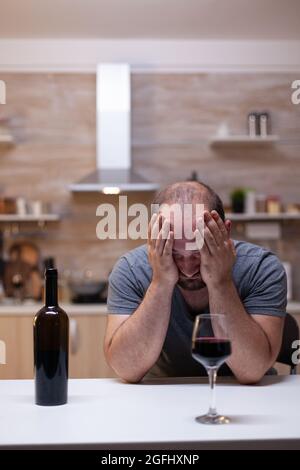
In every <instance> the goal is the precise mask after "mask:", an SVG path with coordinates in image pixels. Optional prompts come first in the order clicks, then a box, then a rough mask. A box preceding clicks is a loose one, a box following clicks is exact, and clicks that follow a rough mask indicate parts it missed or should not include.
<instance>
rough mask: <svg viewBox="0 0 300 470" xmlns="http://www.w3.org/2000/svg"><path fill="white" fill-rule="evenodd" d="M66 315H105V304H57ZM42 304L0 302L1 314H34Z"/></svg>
mask: <svg viewBox="0 0 300 470" xmlns="http://www.w3.org/2000/svg"><path fill="white" fill-rule="evenodd" d="M59 305H60V307H61V308H63V309H64V310H65V311H66V312H67V313H68V315H72V316H73V315H106V313H107V309H106V304H105V303H103V304H71V303H70V304H65V303H61V304H59ZM42 307H43V305H42V304H41V303H38V302H28V303H27V302H25V303H23V304H14V305H3V304H0V317H1V316H12V315H17V316H18V315H21V316H30V315H32V316H34V315H35V314H36V313H37V312H38V310H39V309H40V308H42Z"/></svg>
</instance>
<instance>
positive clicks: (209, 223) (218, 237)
mask: <svg viewBox="0 0 300 470" xmlns="http://www.w3.org/2000/svg"><path fill="white" fill-rule="evenodd" d="M204 225H205V226H206V227H208V229H209V230H210V232H211V234H212V236H213V238H214V240H215V244H216V245H217V246H221V245H222V243H223V241H224V240H223V235H222V232H221V231H220V229H219V226H218V224H217V222H216V221H215V220H214V218H213V217H212V215H211V214H210V212H208V211H205V212H204Z"/></svg>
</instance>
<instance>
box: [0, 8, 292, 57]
mask: <svg viewBox="0 0 300 470" xmlns="http://www.w3.org/2000/svg"><path fill="white" fill-rule="evenodd" d="M0 37H1V38H56V39H58V38H165V39H166V38H170V39H171V38H172V39H191V38H195V39H196V38H197V39H300V0H0ZM299 54H300V51H299Z"/></svg>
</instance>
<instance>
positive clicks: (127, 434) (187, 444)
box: [0, 376, 300, 449]
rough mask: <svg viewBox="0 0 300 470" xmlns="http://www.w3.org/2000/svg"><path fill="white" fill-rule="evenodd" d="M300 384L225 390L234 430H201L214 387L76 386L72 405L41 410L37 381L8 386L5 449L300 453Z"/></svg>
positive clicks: (2, 391) (178, 382) (163, 383)
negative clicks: (201, 416)
mask: <svg viewBox="0 0 300 470" xmlns="http://www.w3.org/2000/svg"><path fill="white" fill-rule="evenodd" d="M299 390H300V376H277V377H274V376H273V377H270V376H269V377H265V378H264V379H263V380H262V382H261V384H260V385H257V386H253V385H252V386H245V385H238V384H237V383H236V382H235V381H234V380H233V379H227V380H225V379H223V380H222V381H221V380H220V381H219V384H218V385H217V408H218V410H219V411H220V412H222V413H225V414H226V415H227V416H229V417H230V418H231V419H232V422H231V423H230V424H227V425H220V426H211V425H202V424H198V423H197V422H195V419H194V418H195V416H197V415H199V414H203V413H205V412H206V411H207V408H208V402H209V387H208V384H207V380H206V379H160V380H152V381H148V382H145V383H141V384H138V385H134V384H126V383H123V382H121V381H119V380H118V379H85V380H77V379H74V380H70V381H69V403H68V404H67V405H63V406H55V407H40V406H36V405H35V404H34V383H33V381H31V380H23V381H22V380H16V381H15V380H2V381H0V423H1V426H0V449H1V448H2V449H3V448H10V447H13V448H47V447H50V448H97V449H114V448H118V449H120V448H121V449H129V448H132V449H137V448H142V449H147V448H148V449H149V448H154V449H159V448H161V449H205V448H206V449H207V448H212V449H216V448H222V449H229V448H243V449H244V448H256V449H259V448H274V449H281V448H300V406H299Z"/></svg>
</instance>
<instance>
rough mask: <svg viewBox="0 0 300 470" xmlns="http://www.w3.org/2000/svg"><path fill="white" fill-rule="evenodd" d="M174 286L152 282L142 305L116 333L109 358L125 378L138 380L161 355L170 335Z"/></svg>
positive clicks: (109, 350) (116, 370) (108, 354)
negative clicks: (168, 331) (168, 330)
mask: <svg viewBox="0 0 300 470" xmlns="http://www.w3.org/2000/svg"><path fill="white" fill-rule="evenodd" d="M172 293H173V287H172V286H165V285H162V284H159V283H154V282H152V283H151V284H150V286H149V288H148V290H147V293H146V295H145V297H144V299H143V301H142V303H141V305H140V306H139V307H138V309H137V310H136V311H135V312H134V313H133V314H132V315H131V317H130V318H128V320H126V321H125V322H124V323H122V325H121V326H120V327H119V328H118V329H117V331H116V332H115V333H114V335H113V337H112V339H111V343H110V345H109V348H108V353H107V358H108V361H109V364H110V365H111V367H112V368H113V369H114V370H115V372H116V373H117V374H118V375H119V376H120V377H122V378H123V379H125V380H127V381H130V382H138V381H139V380H141V379H142V378H143V376H144V375H145V374H146V372H147V371H148V370H149V369H150V368H151V367H152V366H153V364H154V363H155V362H156V360H157V359H158V357H159V355H160V352H161V350H162V346H163V343H164V340H165V337H166V333H167V329H168V324H169V319H170V312H171V301H172Z"/></svg>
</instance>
